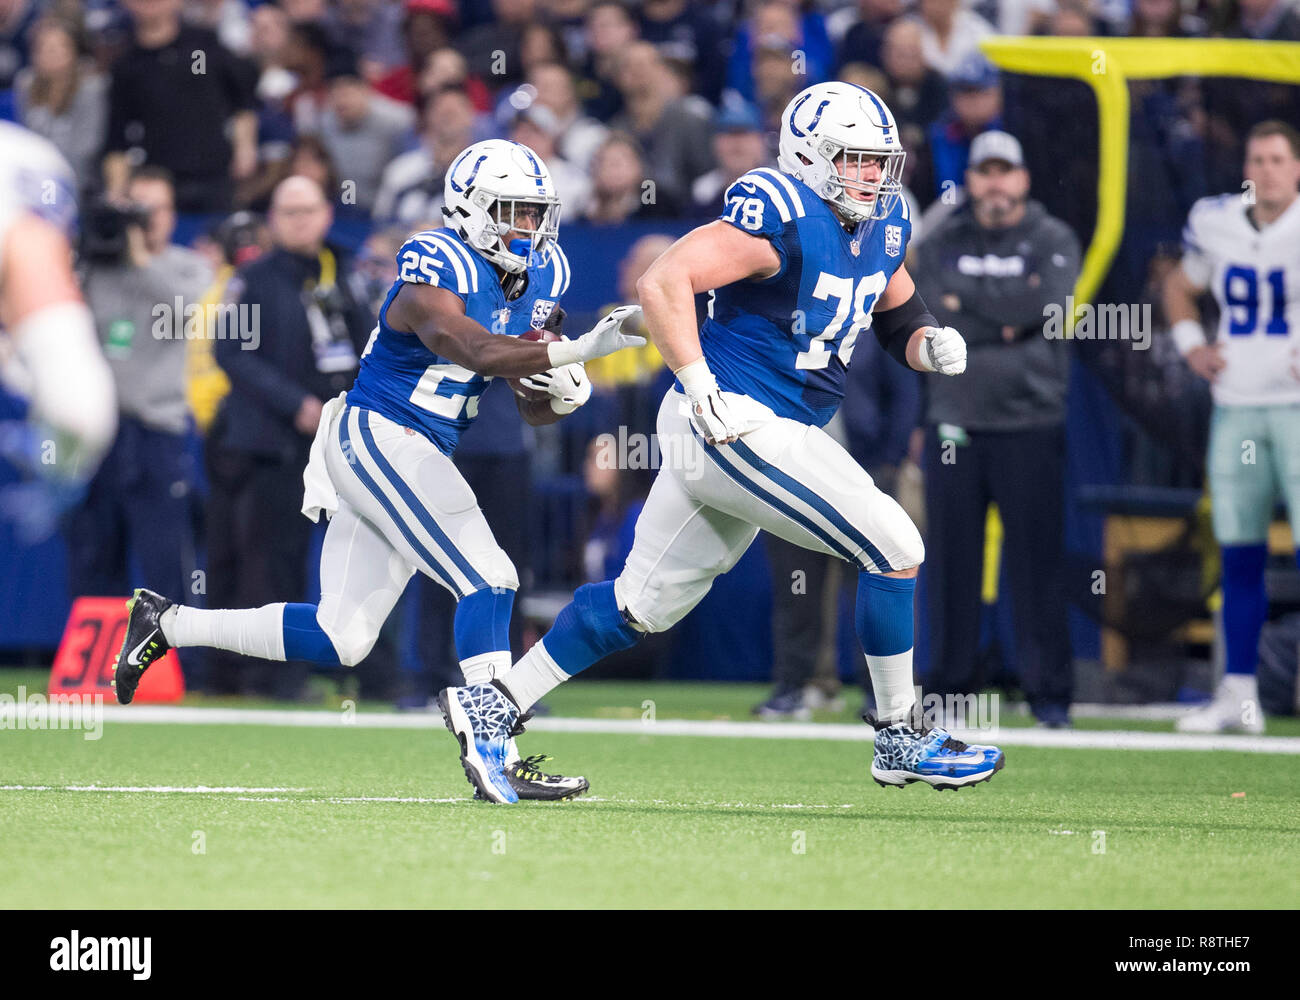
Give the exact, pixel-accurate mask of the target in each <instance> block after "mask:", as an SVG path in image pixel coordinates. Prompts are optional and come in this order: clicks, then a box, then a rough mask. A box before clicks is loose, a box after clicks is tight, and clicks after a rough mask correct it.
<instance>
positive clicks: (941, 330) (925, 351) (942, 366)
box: [921, 326, 966, 375]
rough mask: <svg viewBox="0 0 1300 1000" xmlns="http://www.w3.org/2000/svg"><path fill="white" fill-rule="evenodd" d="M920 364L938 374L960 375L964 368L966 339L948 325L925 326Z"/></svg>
mask: <svg viewBox="0 0 1300 1000" xmlns="http://www.w3.org/2000/svg"><path fill="white" fill-rule="evenodd" d="M921 364H922V366H924V368H925V370H926V371H929V372H938V373H939V374H940V375H960V374H961V373H962V372H964V371H965V370H966V341H964V340H963V339H962V336H961V334H960V333H958V332H957V331H956V330H954V329H953V328H952V327H950V326H945V327H937V326H930V327H926V330H925V344H924V345H923V346H922V348H921Z"/></svg>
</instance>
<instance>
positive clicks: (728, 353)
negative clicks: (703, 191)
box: [700, 168, 912, 427]
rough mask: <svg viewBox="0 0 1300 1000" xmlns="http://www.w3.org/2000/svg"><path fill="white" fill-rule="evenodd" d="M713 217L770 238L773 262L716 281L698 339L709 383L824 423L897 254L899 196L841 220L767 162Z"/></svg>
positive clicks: (900, 251)
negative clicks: (879, 212) (887, 207)
mask: <svg viewBox="0 0 1300 1000" xmlns="http://www.w3.org/2000/svg"><path fill="white" fill-rule="evenodd" d="M722 219H723V221H725V222H728V223H730V224H731V225H733V226H735V227H736V228H737V229H739V230H741V231H742V232H746V233H749V234H751V235H753V236H759V237H762V238H763V239H766V240H770V241H771V243H772V246H773V248H774V249H775V250H776V252H777V254H778V255H779V256H780V258H781V269H780V270H779V271H778V272H777V273H776V274H775V275H773V276H772V277H770V278H766V279H764V280H762V281H737V282H734V283H732V284H730V285H726V286H724V287H722V288H719V289H716V290H715V291H714V292H713V293H712V295H711V297H710V300H709V311H708V318H707V319H706V320H705V321H704V324H703V326H702V327H701V328H700V346H701V347H702V348H703V349H704V357H705V359H706V360H707V361H708V363H709V368H710V369H711V370H712V371H713V373H714V375H715V376H716V377H717V380H718V386H719V387H720V388H722V389H725V390H727V391H728V392H738V393H743V394H744V395H746V396H752V397H753V398H754V399H757V400H759V401H760V402H762V403H765V404H766V405H767V406H770V407H771V408H772V410H773V411H774V412H775V413H776V415H777V416H780V417H789V418H791V419H794V420H798V421H801V422H802V423H806V424H815V425H816V426H818V427H821V426H823V425H825V424H826V423H827V422H828V421H829V420H830V419H831V417H833V416H834V415H835V411H836V410H837V409H838V408H839V405H840V401H841V400H842V399H843V398H844V384H845V373H846V370H847V368H848V364H849V359H850V358H851V357H852V356H853V347H854V344H855V343H856V342H857V339H858V337H859V336H861V335H862V334H864V333H866V332H867V330H868V328H869V327H870V326H871V310H872V307H873V306H875V304H876V301H877V300H878V299H879V298H880V295H881V293H882V292H883V291H884V290H885V285H887V284H888V283H889V279H890V278H891V277H892V276H893V274H894V272H895V271H897V270H898V268H899V266H900V265H901V264H902V263H903V256H904V254H905V253H906V252H907V242H908V240H909V239H910V238H911V235H912V223H911V221H910V220H909V218H908V211H907V203H906V202H905V201H904V200H903V199H902V198H899V199H898V201H897V203H896V204H895V206H894V209H893V211H892V212H891V213H890V215H889V216H888V217H887V218H884V219H879V220H876V221H873V222H867V223H864V224H862V225H859V226H858V227H857V228H856V229H855V230H854V231H853V232H848V231H846V230H845V228H844V226H843V224H841V222H840V220H839V217H838V216H837V215H836V214H835V213H834V211H833V210H832V209H831V207H830V206H829V205H827V204H826V203H825V202H824V201H822V200H821V199H820V198H819V197H817V195H816V194H815V193H814V192H813V190H812V189H811V188H810V187H808V186H807V185H805V184H803V183H802V182H800V181H797V180H795V179H794V178H793V177H790V176H788V175H786V174H783V173H780V172H778V171H776V170H772V169H769V168H761V169H759V170H751V171H750V172H749V173H747V174H745V175H743V176H742V177H741V178H740V179H739V180H737V181H736V182H735V183H734V184H732V185H731V187H729V188H728V189H727V192H726V194H725V195H724V196H723V214H722Z"/></svg>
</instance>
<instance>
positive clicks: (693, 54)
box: [638, 0, 727, 104]
mask: <svg viewBox="0 0 1300 1000" xmlns="http://www.w3.org/2000/svg"><path fill="white" fill-rule="evenodd" d="M638 25H639V28H640V33H641V39H642V40H643V41H646V42H649V43H651V44H652V45H653V46H654V47H655V48H657V49H658V50H659V54H660V55H661V56H663V57H664V59H666V60H668V61H669V62H675V63H680V64H681V65H683V66H688V67H690V68H691V69H692V70H693V74H694V79H693V81H692V85H691V88H690V89H691V90H692V91H694V92H695V93H697V94H700V95H702V96H703V97H704V99H705V100H707V101H708V102H709V103H711V104H716V103H717V102H718V100H719V98H720V97H721V96H722V85H723V82H724V78H725V77H724V75H725V71H726V65H727V59H726V53H725V51H724V49H723V42H724V41H725V39H726V37H727V30H726V26H725V25H723V24H720V23H719V22H718V19H717V15H716V5H706V4H698V3H687V0H645V2H644V3H642V4H641V9H640V11H639V12H638Z"/></svg>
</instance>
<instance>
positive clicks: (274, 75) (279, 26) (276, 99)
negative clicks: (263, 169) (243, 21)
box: [252, 3, 298, 166]
mask: <svg viewBox="0 0 1300 1000" xmlns="http://www.w3.org/2000/svg"><path fill="white" fill-rule="evenodd" d="M252 23H253V52H252V62H253V64H254V67H255V70H254V72H255V73H256V74H257V84H256V87H255V93H256V95H257V101H258V108H257V152H258V157H259V160H260V161H261V163H262V165H263V166H265V165H266V164H267V163H269V162H273V161H276V160H283V159H284V158H285V157H286V156H288V155H289V145H290V143H292V142H293V137H294V127H293V117H292V115H291V114H290V113H289V98H290V96H291V95H292V94H293V91H294V89H295V88H296V87H297V86H298V80H297V77H295V76H294V74H293V73H292V72H290V70H289V68H288V66H287V65H286V61H287V60H288V59H289V58H291V54H290V52H289V25H290V22H289V16H288V15H287V14H286V13H285V12H284V10H283V9H282V8H280V7H278V6H276V5H275V4H273V3H264V4H262V5H260V6H259V7H256V8H254V10H253V16H252Z"/></svg>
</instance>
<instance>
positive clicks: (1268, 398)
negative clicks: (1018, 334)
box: [1164, 121, 1300, 733]
mask: <svg viewBox="0 0 1300 1000" xmlns="http://www.w3.org/2000/svg"><path fill="white" fill-rule="evenodd" d="M1245 179H1246V181H1247V191H1249V192H1250V193H1251V194H1252V195H1253V197H1243V192H1236V193H1233V194H1225V195H1221V196H1219V197H1217V198H1202V199H1201V200H1200V201H1198V202H1197V203H1196V204H1195V205H1193V206H1192V210H1191V212H1190V213H1189V214H1188V216H1187V228H1186V229H1185V230H1184V233H1183V242H1184V254H1183V260H1182V265H1181V267H1178V268H1175V269H1174V270H1173V271H1172V272H1171V273H1170V275H1169V278H1168V283H1167V284H1166V286H1165V295H1164V299H1165V310H1166V314H1167V315H1168V317H1169V320H1170V322H1171V323H1172V324H1173V325H1172V327H1171V331H1170V332H1171V333H1172V335H1173V337H1174V341H1175V343H1176V344H1177V345H1178V348H1179V350H1180V351H1181V352H1182V354H1183V356H1184V357H1185V358H1186V359H1187V362H1188V364H1189V365H1190V366H1191V368H1192V370H1193V371H1195V372H1196V373H1197V374H1198V375H1200V376H1202V377H1203V378H1205V379H1208V380H1209V382H1210V383H1211V387H1212V390H1213V394H1214V411H1213V417H1212V419H1211V424H1210V444H1209V455H1208V458H1207V460H1206V473H1207V475H1208V477H1209V484H1210V498H1211V500H1212V502H1213V518H1212V520H1213V522H1214V537H1215V540H1216V541H1217V542H1218V543H1219V552H1220V555H1221V557H1222V564H1223V584H1222V586H1223V633H1224V647H1225V650H1226V654H1227V657H1226V658H1227V664H1226V672H1225V673H1224V676H1223V679H1222V681H1221V682H1220V683H1219V685H1218V688H1217V689H1216V691H1215V693H1214V697H1213V699H1212V700H1211V701H1210V703H1209V704H1208V705H1206V706H1204V707H1203V708H1201V709H1198V710H1196V711H1194V712H1191V713H1190V714H1188V715H1185V716H1183V717H1182V718H1180V719H1179V720H1178V724H1177V725H1178V728H1179V729H1180V730H1181V731H1183V732H1199V733H1205V732H1221V731H1224V730H1229V729H1235V730H1239V731H1244V732H1248V733H1260V732H1263V730H1264V715H1263V711H1262V710H1261V708H1260V705H1259V690H1258V686H1257V684H1256V681H1255V670H1256V667H1257V666H1258V662H1259V635H1260V630H1261V629H1262V628H1263V625H1264V621H1265V619H1266V618H1267V617H1268V593H1267V591H1266V590H1265V588H1264V566H1265V563H1266V562H1267V561H1268V526H1269V523H1270V522H1271V521H1272V519H1273V506H1274V504H1275V503H1276V500H1277V497H1278V494H1279V493H1280V494H1281V496H1282V498H1283V499H1285V500H1286V505H1287V512H1288V514H1289V515H1290V517H1291V525H1292V532H1293V534H1294V533H1295V531H1296V525H1297V524H1298V523H1300V521H1298V520H1297V519H1298V518H1300V190H1298V188H1300V134H1298V133H1297V132H1296V130H1295V128H1294V127H1292V126H1291V125H1288V124H1286V123H1284V122H1279V121H1271V122H1261V123H1260V124H1259V125H1256V126H1255V127H1254V128H1253V129H1252V130H1251V132H1250V134H1249V135H1248V136H1247V139H1246V163H1245ZM1206 290H1209V291H1212V292H1213V293H1214V298H1215V300H1216V301H1217V302H1218V304H1219V325H1218V331H1217V336H1216V337H1215V339H1214V340H1213V341H1212V342H1210V343H1207V342H1206V338H1205V329H1204V327H1203V326H1202V325H1201V318H1200V311H1199V309H1198V308H1197V301H1196V300H1197V298H1198V297H1199V296H1200V295H1201V293H1203V292H1205V291H1206ZM1296 560H1297V563H1300V548H1298V549H1297V551H1296Z"/></svg>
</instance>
